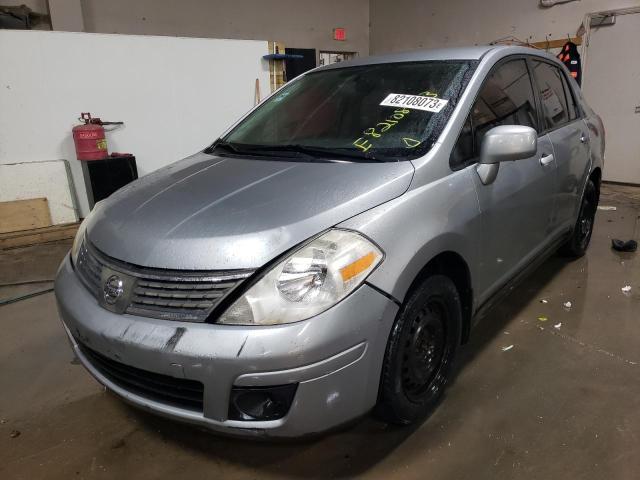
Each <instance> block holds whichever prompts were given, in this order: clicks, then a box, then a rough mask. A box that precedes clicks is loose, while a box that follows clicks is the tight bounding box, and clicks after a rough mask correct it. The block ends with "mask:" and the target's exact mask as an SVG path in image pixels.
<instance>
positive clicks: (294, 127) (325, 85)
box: [214, 61, 477, 161]
mask: <svg viewBox="0 0 640 480" xmlns="http://www.w3.org/2000/svg"><path fill="white" fill-rule="evenodd" d="M476 63H477V62H473V61H427V62H406V63H386V64H379V65H366V66H359V67H345V68H337V69H330V70H320V71H318V72H312V73H309V74H306V75H304V76H302V77H301V78H299V79H298V80H296V81H294V82H292V83H290V84H288V85H286V86H285V87H283V88H282V89H281V90H279V91H278V92H276V93H275V94H274V95H273V96H271V98H269V99H268V100H267V101H265V102H264V103H263V104H262V105H261V106H260V107H258V108H257V109H256V110H255V111H254V112H253V113H252V114H251V115H249V116H248V117H247V118H245V119H244V120H243V121H242V122H241V123H240V124H238V125H237V126H236V127H235V128H234V129H233V130H232V131H231V132H230V133H229V134H228V135H226V137H225V138H224V139H222V140H221V141H219V142H218V145H219V146H220V147H221V148H222V147H226V148H227V150H231V151H232V152H233V153H246V152H247V151H249V152H253V153H256V152H262V154H266V153H267V152H270V151H281V152H282V151H288V152H298V153H304V154H305V156H309V155H311V156H313V154H317V155H324V156H325V157H331V154H334V155H337V156H338V158H341V157H344V158H347V159H358V158H359V159H363V160H367V161H375V160H378V161H390V160H392V161H396V160H406V159H411V158H416V157H418V156H421V155H424V153H426V152H427V151H428V150H429V149H430V148H431V146H432V144H433V142H435V141H436V140H437V138H438V135H439V134H440V132H441V131H442V128H443V127H444V125H445V124H446V122H447V120H448V119H449V116H450V115H451V112H452V111H453V109H454V107H455V105H456V103H457V100H458V98H459V96H460V94H461V93H462V91H463V89H464V87H465V86H466V83H467V81H468V79H469V78H470V76H471V73H473V69H474V68H475V65H476ZM214 148H216V145H214Z"/></svg>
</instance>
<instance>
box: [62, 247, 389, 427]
mask: <svg viewBox="0 0 640 480" xmlns="http://www.w3.org/2000/svg"><path fill="white" fill-rule="evenodd" d="M55 291H56V298H57V301H58V308H59V311H60V316H61V318H62V321H63V323H64V326H65V329H66V331H67V334H68V335H69V339H70V340H71V343H72V346H73V349H74V351H75V353H76V355H77V356H78V358H79V359H80V361H81V362H82V364H83V365H84V366H85V367H86V368H87V370H89V372H90V373H91V374H92V375H93V376H94V377H95V378H96V379H97V380H98V381H99V382H100V383H102V384H104V385H105V386H106V387H107V388H109V389H110V390H112V391H113V392H115V393H116V394H118V395H119V396H121V397H122V398H124V399H125V400H127V401H129V402H131V403H133V404H135V405H137V406H140V407H142V408H145V409H148V410H151V411H153V412H155V413H157V414H160V415H164V416H167V417H171V418H175V419H179V420H182V421H185V422H189V423H193V424H197V425H200V426H203V427H207V428H210V429H212V430H215V431H219V432H224V433H231V434H244V435H253V436H256V435H257V436H279V437H295V436H300V435H305V434H310V433H316V432H320V431H323V430H327V429H330V428H333V427H336V426H338V425H340V424H342V423H345V422H347V421H349V420H351V419H353V418H356V417H358V416H361V415H363V414H365V413H366V412H367V411H369V410H370V409H371V408H372V407H373V406H374V405H375V402H376V399H377V394H378V385H379V380H380V370H381V366H382V359H383V355H384V351H385V347H386V342H387V338H388V335H389V331H390V329H391V326H392V324H393V321H394V318H395V316H396V313H397V309H398V307H397V305H396V304H395V303H394V302H392V301H391V300H389V299H388V298H387V297H385V296H384V295H382V294H380V293H379V292H378V291H376V290H375V289H373V288H371V287H369V286H368V285H366V284H365V285H363V286H361V287H360V288H359V289H358V290H356V291H355V292H354V293H353V294H351V295H350V296H349V297H347V298H346V299H345V300H343V301H342V302H340V303H339V304H337V305H335V306H334V307H333V308H331V309H329V310H327V311H326V312H324V313H322V314H320V315H318V316H316V317H314V318H311V319H309V320H305V321H302V322H298V323H293V324H287V325H277V326H256V327H252V326H232V325H216V324H206V323H188V322H175V321H167V320H159V319H153V318H145V317H137V316H133V315H127V314H123V315H120V314H115V313H112V312H110V311H107V310H106V309H104V308H102V307H100V306H99V305H98V303H97V301H96V299H95V298H94V297H93V296H92V295H91V294H90V293H89V292H88V291H87V290H86V288H85V287H84V286H83V284H82V283H81V282H80V281H79V279H78V277H77V276H76V274H75V272H74V270H73V267H72V265H71V262H70V260H69V257H68V256H67V258H66V259H65V260H64V262H63V263H62V265H61V266H60V269H59V271H58V275H57V278H56V282H55ZM125 374H126V375H127V376H123V375H125ZM123 379H124V380H123ZM148 382H152V386H153V388H154V389H156V390H157V392H158V394H157V395H156V394H155V393H154V394H149V392H150V391H151V390H149V388H147V387H148ZM200 384H201V391H200V390H199V389H198V387H197V385H200ZM284 385H295V389H294V390H293V391H295V395H293V397H292V399H291V401H290V406H289V405H287V407H288V411H287V413H286V415H284V416H283V417H282V418H277V419H274V420H242V419H232V418H230V405H231V402H232V391H237V390H238V389H243V388H247V389H248V388H251V387H253V388H255V389H261V388H264V389H268V388H270V387H277V386H284ZM138 387H144V388H138ZM163 388H166V389H168V392H169V393H170V394H171V395H163V392H162V391H161V390H162V389H163ZM182 388H184V389H185V390H184V391H185V392H187V393H188V395H186V396H187V397H189V398H188V399H185V401H184V402H181V401H174V400H175V399H176V398H177V396H179V394H177V393H175V392H180V391H183V390H179V389H182ZM234 389H235V390H234ZM154 392H155V391H154ZM164 393H166V392H164ZM198 395H200V396H201V397H200V400H199V401H197V399H196V397H197V396H198ZM192 396H193V398H191V397H192ZM187 400H188V401H187ZM192 400H193V401H192ZM231 416H232V417H233V415H231Z"/></svg>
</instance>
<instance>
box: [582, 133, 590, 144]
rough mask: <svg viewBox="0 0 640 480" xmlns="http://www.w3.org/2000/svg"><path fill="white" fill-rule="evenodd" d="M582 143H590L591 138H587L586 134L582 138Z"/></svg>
mask: <svg viewBox="0 0 640 480" xmlns="http://www.w3.org/2000/svg"><path fill="white" fill-rule="evenodd" d="M580 141H581V142H582V143H588V142H589V137H587V136H586V135H585V134H584V133H583V134H582V135H581V136H580Z"/></svg>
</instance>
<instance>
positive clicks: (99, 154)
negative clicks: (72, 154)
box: [73, 112, 124, 160]
mask: <svg viewBox="0 0 640 480" xmlns="http://www.w3.org/2000/svg"><path fill="white" fill-rule="evenodd" d="M78 120H80V121H81V122H82V121H83V122H84V124H82V125H76V126H75V127H73V143H74V144H75V146H76V157H77V158H78V160H102V159H104V158H107V157H108V156H109V152H108V151H107V139H106V137H105V130H104V125H122V124H123V123H124V122H103V121H102V120H100V119H99V118H92V117H91V114H90V113H89V112H86V113H81V114H80V118H79V119H78Z"/></svg>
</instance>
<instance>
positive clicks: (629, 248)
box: [611, 238, 638, 252]
mask: <svg viewBox="0 0 640 480" xmlns="http://www.w3.org/2000/svg"><path fill="white" fill-rule="evenodd" d="M611 248H613V249H614V250H617V251H618V252H635V251H636V250H637V249H638V242H636V241H635V240H627V241H626V242H625V241H624V240H618V239H617V238H612V239H611Z"/></svg>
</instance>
